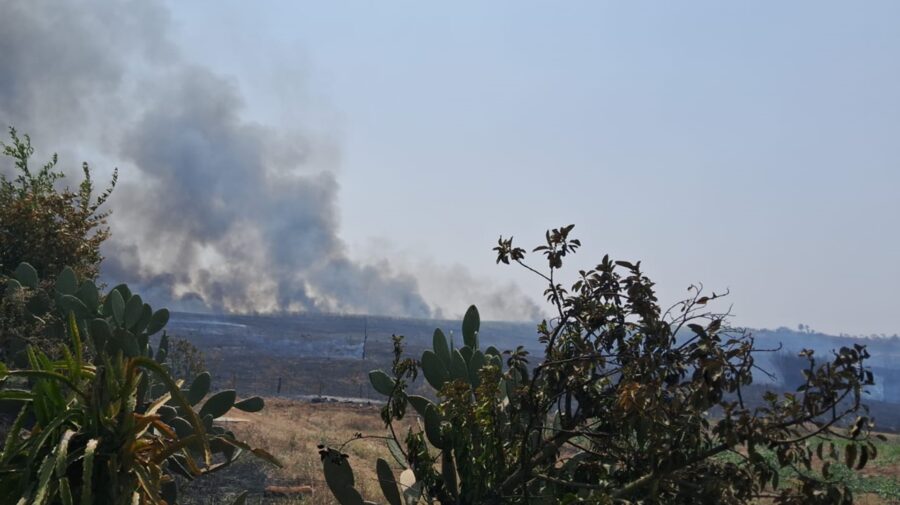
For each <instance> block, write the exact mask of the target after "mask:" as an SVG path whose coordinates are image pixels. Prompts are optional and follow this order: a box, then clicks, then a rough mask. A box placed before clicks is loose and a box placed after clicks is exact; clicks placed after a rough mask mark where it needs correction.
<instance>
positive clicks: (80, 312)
mask: <svg viewBox="0 0 900 505" xmlns="http://www.w3.org/2000/svg"><path fill="white" fill-rule="evenodd" d="M59 306H60V309H62V312H63V314H65V315H68V314H69V312H70V311H71V312H74V313H75V317H76V318H78V319H84V318H86V317H88V315H89V314H90V310H88V308H87V305H85V304H84V302H82V301H81V299H79V298H78V297H75V296H72V295H62V296H60V297H59Z"/></svg>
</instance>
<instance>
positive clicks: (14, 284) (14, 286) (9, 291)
mask: <svg viewBox="0 0 900 505" xmlns="http://www.w3.org/2000/svg"><path fill="white" fill-rule="evenodd" d="M21 290H22V284H20V283H19V281H17V280H15V279H7V280H6V293H5V294H6V295H7V296H9V295H13V294H15V293H18V292H19V291H21Z"/></svg>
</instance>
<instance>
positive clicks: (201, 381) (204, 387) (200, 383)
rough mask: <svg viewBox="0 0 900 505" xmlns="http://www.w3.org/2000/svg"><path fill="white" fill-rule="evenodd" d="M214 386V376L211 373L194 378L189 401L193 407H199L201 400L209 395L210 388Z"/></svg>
mask: <svg viewBox="0 0 900 505" xmlns="http://www.w3.org/2000/svg"><path fill="white" fill-rule="evenodd" d="M211 385H212V376H210V375H209V372H203V373H201V374H200V375H198V376H197V377H195V378H194V381H193V382H191V386H190V388H188V393H187V400H188V402H189V403H190V404H191V405H197V404H198V403H200V400H202V399H203V397H204V396H206V395H207V393H209V387H210V386H211Z"/></svg>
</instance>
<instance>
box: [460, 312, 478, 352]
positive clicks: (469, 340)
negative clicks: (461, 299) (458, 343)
mask: <svg viewBox="0 0 900 505" xmlns="http://www.w3.org/2000/svg"><path fill="white" fill-rule="evenodd" d="M480 326H481V317H480V316H479V315H478V309H477V308H476V307H475V306H474V305H472V306H470V307H469V309H468V310H467V311H466V315H465V316H464V317H463V325H462V332H463V341H464V342H465V344H466V345H467V346H469V347H471V348H472V349H477V348H478V330H479V328H480Z"/></svg>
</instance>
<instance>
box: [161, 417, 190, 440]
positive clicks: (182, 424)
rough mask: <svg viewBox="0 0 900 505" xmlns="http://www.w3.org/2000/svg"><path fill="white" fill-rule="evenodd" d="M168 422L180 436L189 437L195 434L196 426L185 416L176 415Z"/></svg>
mask: <svg viewBox="0 0 900 505" xmlns="http://www.w3.org/2000/svg"><path fill="white" fill-rule="evenodd" d="M167 424H168V425H169V426H171V427H172V429H173V430H175V434H176V435H178V438H187V437H189V436H191V435H193V434H194V427H193V426H191V423H189V422H188V421H187V419H185V418H183V417H176V418H175V419H172V420H171V421H168V423H167Z"/></svg>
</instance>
